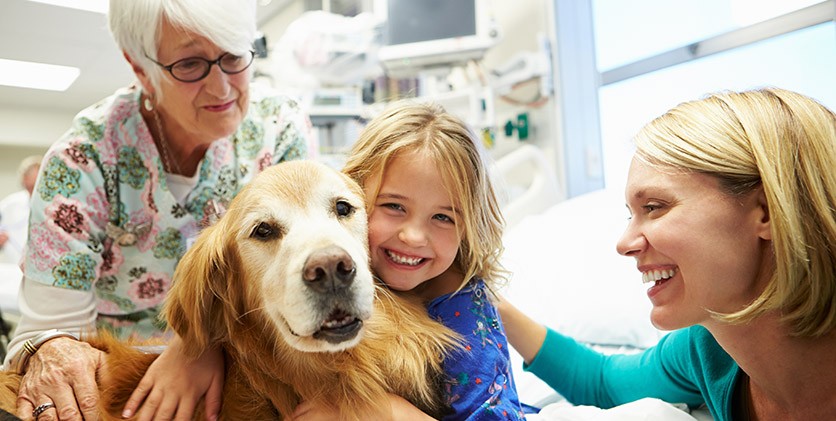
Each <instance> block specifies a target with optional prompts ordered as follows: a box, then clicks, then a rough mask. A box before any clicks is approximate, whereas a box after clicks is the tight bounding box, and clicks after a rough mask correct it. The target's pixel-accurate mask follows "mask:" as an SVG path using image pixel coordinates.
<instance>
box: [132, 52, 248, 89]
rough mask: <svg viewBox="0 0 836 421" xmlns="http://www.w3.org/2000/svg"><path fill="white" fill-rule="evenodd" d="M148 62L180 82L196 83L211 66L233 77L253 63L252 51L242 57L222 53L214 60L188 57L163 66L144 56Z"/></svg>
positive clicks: (206, 73)
mask: <svg viewBox="0 0 836 421" xmlns="http://www.w3.org/2000/svg"><path fill="white" fill-rule="evenodd" d="M145 57H147V58H148V60H151V61H153V62H154V63H156V64H157V65H158V66H160V67H162V68H163V69H166V70H168V72H169V73H171V76H172V77H174V78H175V79H177V80H179V81H180V82H197V81H199V80H201V79H203V78H205V77H206V76H208V75H209V72H210V71H212V65H213V64H217V65H218V68H220V69H221V71H222V72H224V73H226V74H228V75H234V74H238V73H241V72H243V71H244V70H247V68H248V67H250V65H251V64H252V63H253V58H254V57H255V52H254V51H248V52H247V53H246V54H244V55H240V56H239V55H237V54H232V53H223V54H221V56H220V57H218V58H217V59H216V60H207V59H205V58H203V57H189V58H184V59H182V60H177V61H175V62H174V63H171V64H169V65H165V64H162V63H160V62H159V61H157V60H154V59H153V58H151V57H148V54H145Z"/></svg>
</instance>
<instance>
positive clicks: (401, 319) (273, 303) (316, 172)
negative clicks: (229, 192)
mask: <svg viewBox="0 0 836 421" xmlns="http://www.w3.org/2000/svg"><path fill="white" fill-rule="evenodd" d="M366 218H367V215H366V211H365V207H364V200H363V191H362V189H361V188H360V186H358V185H357V184H356V183H355V182H353V181H352V180H350V179H349V178H348V177H346V176H345V175H343V174H341V173H339V172H337V171H335V170H332V169H330V168H328V167H327V166H325V165H323V164H318V163H315V162H313V161H294V162H287V163H282V164H279V165H276V166H274V167H271V168H269V169H266V170H265V171H264V172H263V173H261V174H259V175H258V176H256V177H255V178H254V179H253V180H252V181H251V182H250V183H249V184H248V185H247V186H246V187H244V188H243V189H242V190H241V192H240V193H239V194H238V195H237V196H236V198H235V199H234V200H233V201H232V202H231V203H230V206H229V209H228V210H227V212H226V214H225V215H224V216H223V217H222V218H221V219H220V220H218V222H217V223H216V224H215V225H213V226H210V227H208V228H206V229H205V230H204V231H203V232H202V233H201V234H200V236H199V237H198V239H197V241H196V242H195V244H194V245H193V246H192V248H190V249H189V250H188V251H187V252H186V254H185V255H184V256H183V258H182V260H181V261H180V263H179V264H178V265H177V270H176V272H175V275H174V282H173V287H172V290H171V291H170V293H169V295H168V297H167V299H166V303H165V306H164V311H163V314H164V316H165V317H166V319H167V321H168V323H169V325H170V327H172V328H173V329H174V330H175V331H176V332H177V333H178V334H179V335H180V336H181V337H182V338H183V340H184V342H185V343H186V344H187V350H186V351H187V353H188V354H189V355H191V356H197V355H199V354H201V353H202V352H204V351H205V350H206V349H207V348H209V347H213V346H220V347H222V348H223V350H224V351H225V356H226V370H227V372H226V382H225V385H224V393H223V396H224V401H223V407H222V413H221V419H224V420H268V419H282V418H286V417H288V416H289V415H290V414H291V413H292V412H293V410H294V408H295V407H296V406H297V405H298V404H299V403H300V402H302V401H311V402H313V403H314V404H316V405H322V406H326V407H330V408H332V409H334V410H336V411H338V412H339V413H340V414H341V418H342V419H360V418H362V414H364V413H368V411H375V410H380V409H381V408H386V407H385V406H382V405H388V402H387V399H386V394H387V393H393V394H396V395H400V396H403V397H404V398H406V399H407V400H409V401H410V402H412V403H413V404H414V405H416V406H417V407H419V408H421V409H422V410H424V411H425V412H427V413H429V414H431V415H435V416H440V415H441V414H442V413H443V411H444V408H445V405H444V403H443V402H441V400H440V392H441V386H440V384H439V381H440V379H441V376H442V371H441V362H442V360H443V358H444V355H446V354H447V353H448V352H449V351H451V350H452V349H454V348H455V347H456V346H457V339H458V338H457V336H456V335H455V333H453V332H452V331H451V330H449V329H447V328H446V327H444V326H442V325H441V324H440V323H438V322H436V321H434V320H432V319H430V317H429V316H428V314H427V312H426V309H425V308H424V306H423V305H422V304H421V303H418V302H414V301H413V300H412V299H411V298H409V297H406V296H401V295H395V294H394V293H393V292H391V291H389V290H387V289H385V288H383V287H380V286H378V285H377V284H376V283H375V281H374V278H373V277H372V274H371V271H370V269H369V257H368V245H367V221H366ZM91 343H93V344H94V346H97V347H99V348H100V349H103V350H104V351H106V352H107V353H108V359H107V361H108V362H107V365H106V369H105V370H104V371H105V372H104V373H101V375H100V376H99V387H100V389H101V393H102V394H101V399H100V400H101V402H100V405H101V412H102V415H103V418H104V419H121V417H120V413H121V410H122V407H123V406H124V404H125V402H126V401H127V399H128V397H129V396H130V394H131V392H132V391H133V389H134V387H135V386H136V384H137V383H138V382H139V380H140V379H141V377H142V375H143V373H144V372H145V370H146V368H147V367H148V365H149V364H150V363H151V362H152V361H153V359H154V358H155V357H156V356H155V355H149V354H143V353H142V352H140V351H138V350H137V349H135V348H133V347H131V346H129V345H127V344H125V343H121V342H118V341H115V340H113V339H110V338H108V337H107V335H99V337H98V338H95V339H93V340H91ZM19 380H20V379H19V377H18V376H17V375H14V374H11V373H4V374H3V375H2V378H0V382H2V383H1V384H2V385H3V386H4V387H0V389H2V390H0V407H2V408H4V409H6V410H8V411H10V412H12V413H14V408H15V399H16V395H17V385H18V383H19ZM202 408H203V405H199V409H200V410H202ZM202 418H203V414H202V413H199V414H196V416H195V419H202Z"/></svg>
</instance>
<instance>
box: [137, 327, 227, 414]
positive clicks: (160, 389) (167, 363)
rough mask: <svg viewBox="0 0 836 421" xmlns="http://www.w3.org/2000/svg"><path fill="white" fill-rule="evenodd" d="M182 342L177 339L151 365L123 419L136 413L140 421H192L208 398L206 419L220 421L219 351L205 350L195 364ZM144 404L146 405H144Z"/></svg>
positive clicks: (221, 365)
mask: <svg viewBox="0 0 836 421" xmlns="http://www.w3.org/2000/svg"><path fill="white" fill-rule="evenodd" d="M182 346H183V342H182V340H181V339H180V337H179V336H175V337H174V339H173V340H172V341H171V342H170V343H169V345H168V347H167V348H166V350H165V351H163V353H162V354H160V356H159V357H158V358H157V359H156V360H155V361H154V362H153V363H152V364H151V366H150V367H149V368H148V371H147V372H146V373H145V376H144V377H142V380H140V382H139V385H138V386H137V388H136V390H134V392H133V393H132V394H131V397H130V399H128V402H127V403H126V404H125V410H124V411H123V412H122V417H123V418H128V417H130V416H131V415H133V414H134V412H135V411H136V410H137V408H138V407H139V406H140V405H142V407H141V408H140V409H139V412H138V413H137V420H139V421H149V420H152V419H164V420H172V419H176V420H191V419H192V416H193V415H194V410H195V406H197V403H198V402H199V401H200V398H201V397H203V396H204V395H206V399H205V401H204V402H205V411H206V419H207V420H214V419H217V417H218V414H219V413H220V410H221V401H222V399H223V396H222V392H223V385H224V358H223V352H222V351H221V349H220V348H210V349H208V350H206V352H204V353H203V355H201V356H200V357H198V358H197V359H196V360H190V359H188V358H187V357H186V356H185V355H183V352H182ZM143 400H144V402H143Z"/></svg>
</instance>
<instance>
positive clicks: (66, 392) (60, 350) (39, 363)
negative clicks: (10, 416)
mask: <svg viewBox="0 0 836 421" xmlns="http://www.w3.org/2000/svg"><path fill="white" fill-rule="evenodd" d="M28 364H29V366H28V367H29V368H28V369H27V370H26V374H25V375H24V376H23V379H22V380H21V382H20V392H19V393H18V398H17V416H18V417H19V418H22V419H31V418H33V411H34V410H35V408H37V407H38V406H39V405H44V404H54V405H55V406H54V407H50V408H48V409H46V410H45V411H43V412H42V413H41V414H40V419H42V420H43V419H61V420H62V421H75V420H81V419H82V418H83V419H84V420H86V421H93V420H97V419H98V409H97V405H96V404H97V403H98V400H99V391H98V388H97V386H96V373H97V372H98V370H99V369H100V368H101V367H102V365H103V364H104V353H103V352H102V351H99V350H98V349H95V348H93V347H92V346H90V344H88V343H86V342H80V341H76V340H74V339H69V338H56V339H52V340H50V341H47V342H45V343H44V344H43V345H41V347H40V348H39V349H38V352H36V353H35V355H33V356H32V357H31V358H29V363H28Z"/></svg>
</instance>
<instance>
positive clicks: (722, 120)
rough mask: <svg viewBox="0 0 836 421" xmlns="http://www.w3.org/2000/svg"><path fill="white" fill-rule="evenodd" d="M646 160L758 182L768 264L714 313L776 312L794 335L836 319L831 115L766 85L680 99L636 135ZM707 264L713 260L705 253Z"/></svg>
mask: <svg viewBox="0 0 836 421" xmlns="http://www.w3.org/2000/svg"><path fill="white" fill-rule="evenodd" d="M635 143H636V147H637V154H636V155H637V157H638V158H639V159H642V160H643V161H644V162H645V163H647V164H650V165H658V166H666V167H675V168H679V169H685V170H688V171H693V172H697V173H703V174H708V175H711V176H713V177H716V178H717V179H719V180H720V183H721V186H722V187H723V188H724V189H725V190H726V192H727V193H728V194H729V195H731V196H737V195H745V194H747V193H749V192H751V191H753V190H754V189H756V188H758V187H759V186H763V190H764V193H765V195H766V201H767V206H768V208H769V218H770V224H771V229H772V251H773V253H774V255H775V262H776V265H775V272H774V273H773V275H772V277H771V279H770V281H769V283H768V285H767V286H766V288H765V289H764V291H763V292H762V293H761V295H760V296H759V297H758V298H756V299H755V300H754V301H753V302H752V303H751V304H749V305H748V306H747V307H746V308H744V309H743V310H740V311H738V312H735V313H732V314H716V317H718V318H719V319H721V320H725V321H727V322H731V323H745V322H746V321H749V320H751V319H753V318H755V317H757V316H759V315H761V314H763V313H765V312H767V311H771V310H777V311H780V312H781V314H782V316H783V319H784V320H785V322H787V323H788V324H789V326H791V328H792V331H793V333H794V334H795V335H797V336H808V337H815V336H820V335H824V334H826V333H828V332H831V331H832V330H833V329H834V327H836V171H835V170H834V168H836V115H834V113H833V112H832V111H831V110H828V109H827V108H826V107H824V106H823V105H821V104H819V103H818V102H816V101H815V100H813V99H810V98H808V97H805V96H803V95H800V94H797V93H794V92H789V91H785V90H781V89H775V88H767V89H759V90H752V91H745V92H720V93H716V94H713V95H710V96H708V97H706V98H704V99H702V100H698V101H693V102H688V103H684V104H680V105H678V106H677V107H675V108H673V109H672V110H670V111H668V112H667V113H666V114H664V115H662V116H661V117H659V118H657V119H656V120H654V121H652V122H651V123H650V124H648V125H647V126H646V127H644V128H643V129H642V130H641V131H640V132H639V134H638V135H637V136H636V137H635ZM706 264H711V262H706Z"/></svg>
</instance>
